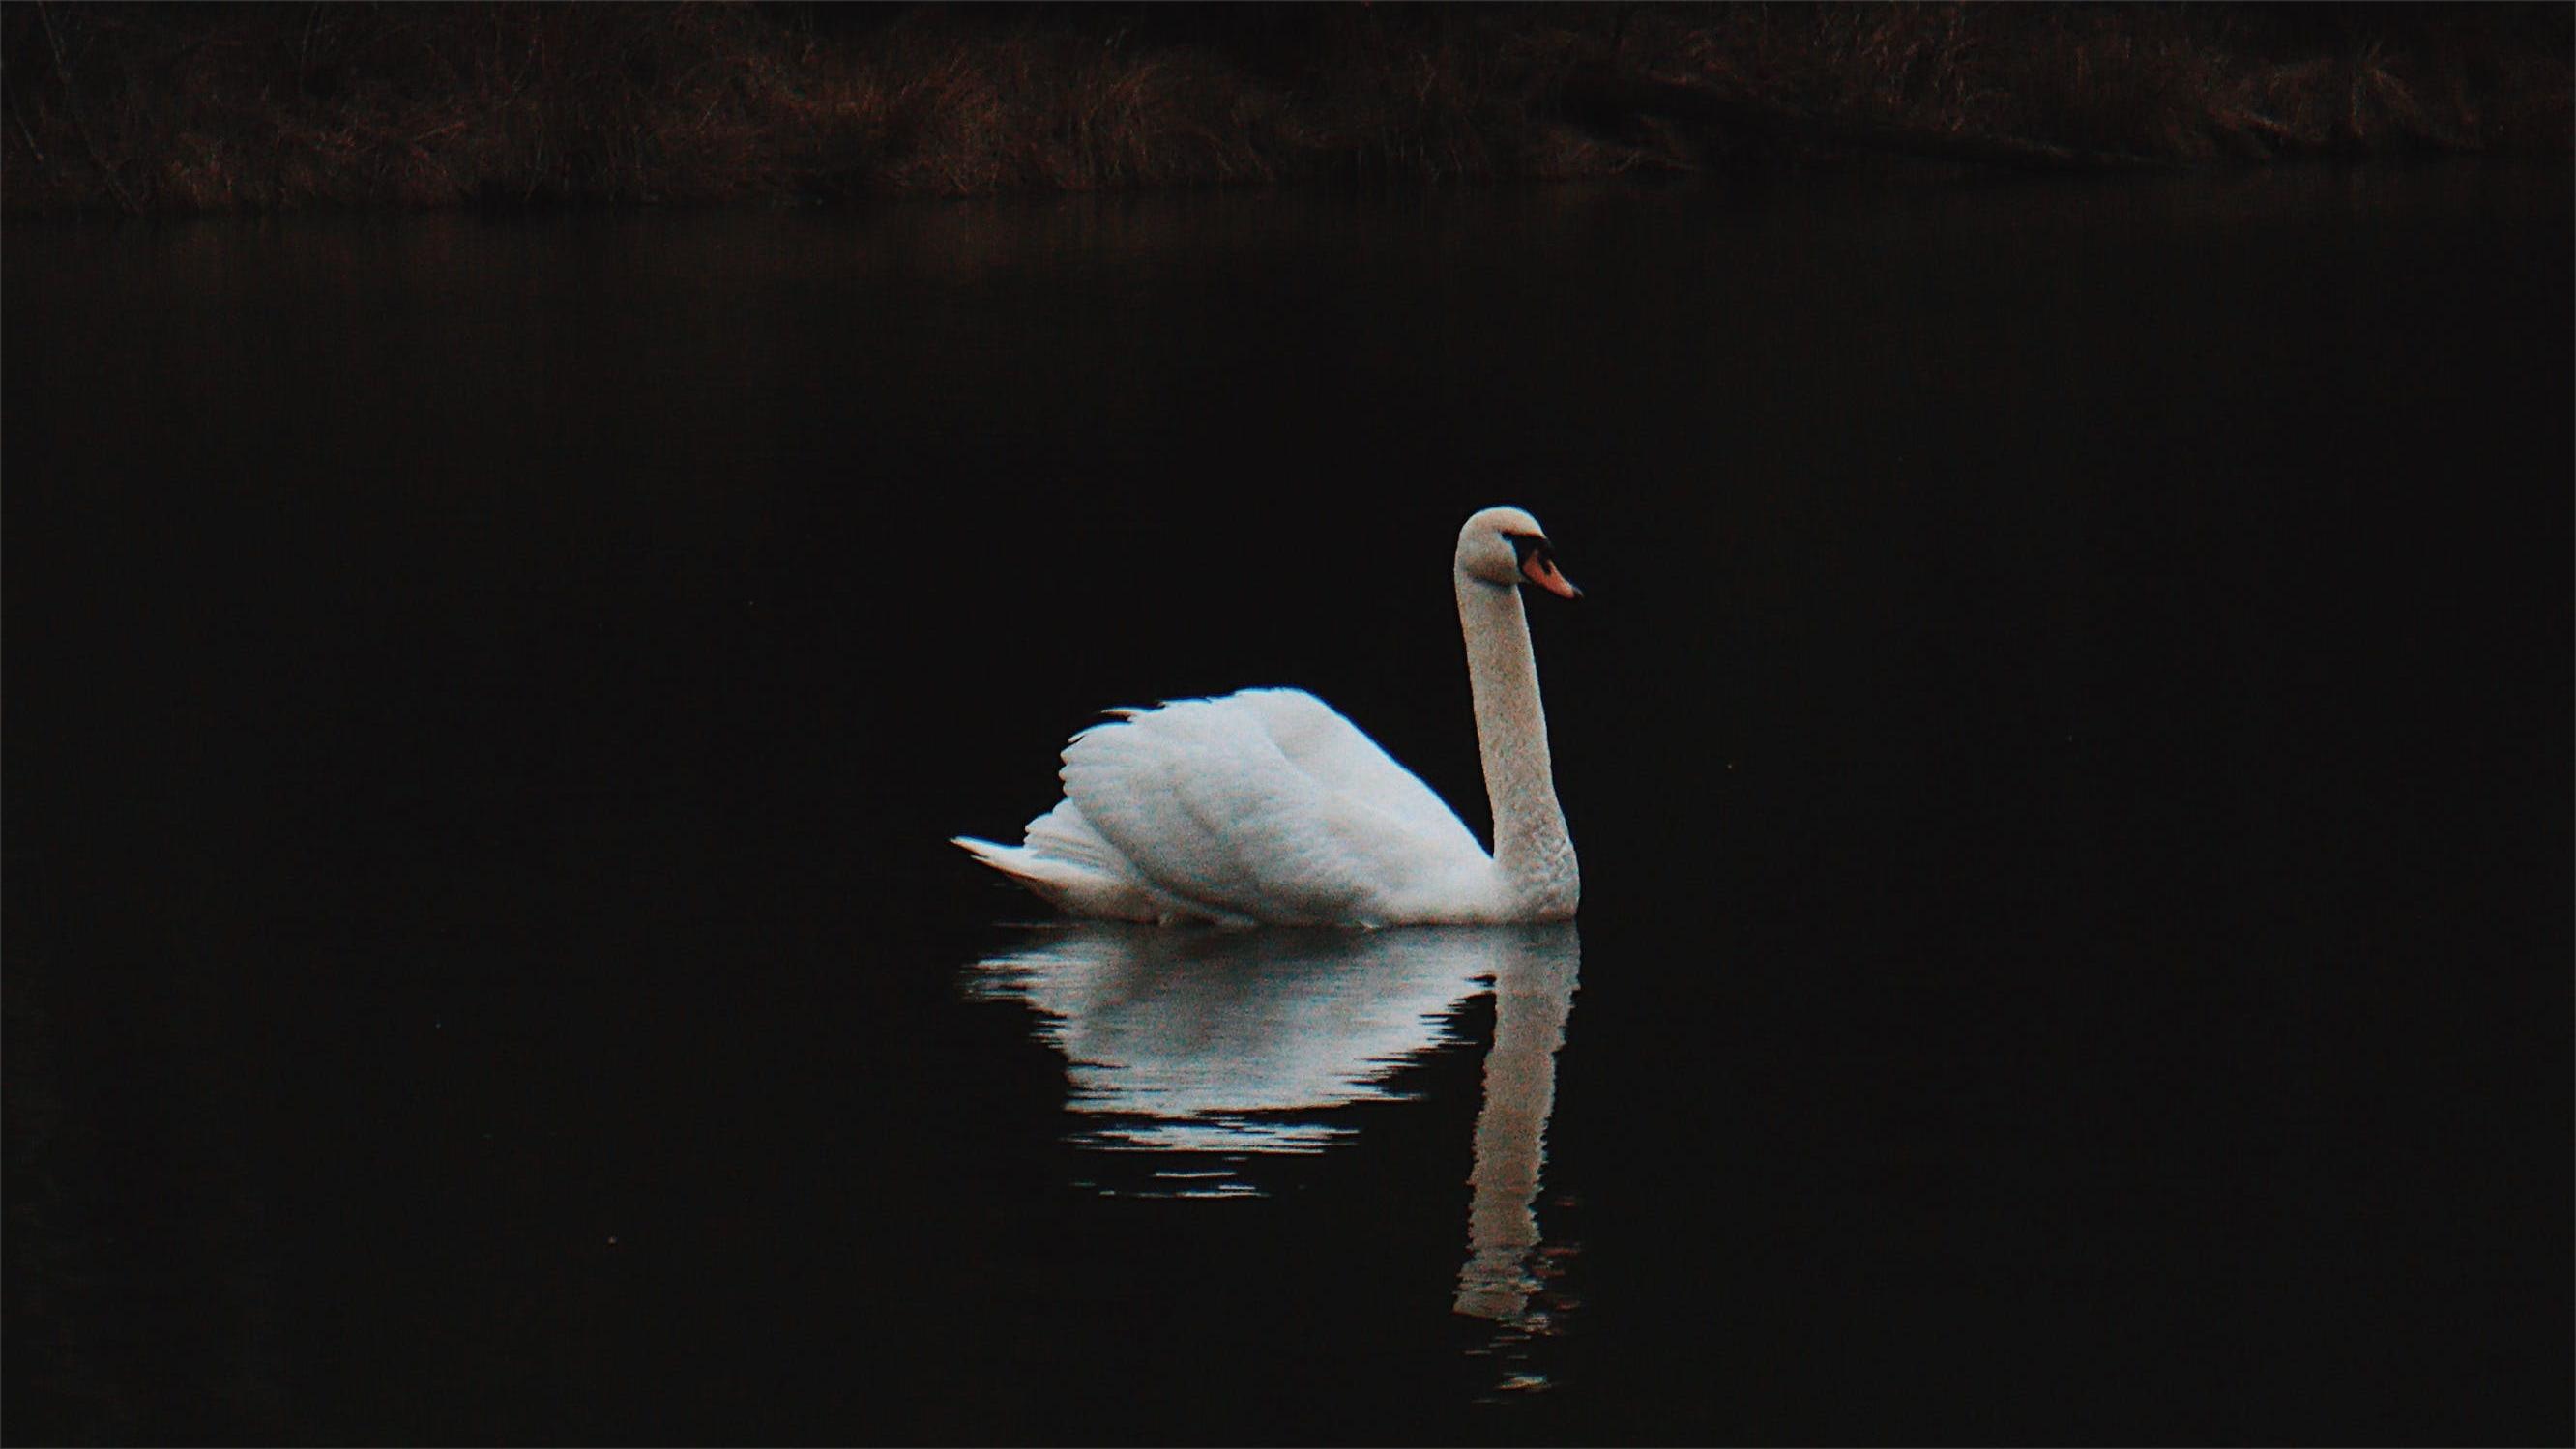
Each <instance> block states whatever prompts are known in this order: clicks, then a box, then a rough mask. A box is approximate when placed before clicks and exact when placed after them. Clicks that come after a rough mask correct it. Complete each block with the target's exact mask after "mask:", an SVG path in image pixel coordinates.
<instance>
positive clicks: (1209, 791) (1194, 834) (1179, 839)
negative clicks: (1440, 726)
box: [1063, 690, 1482, 924]
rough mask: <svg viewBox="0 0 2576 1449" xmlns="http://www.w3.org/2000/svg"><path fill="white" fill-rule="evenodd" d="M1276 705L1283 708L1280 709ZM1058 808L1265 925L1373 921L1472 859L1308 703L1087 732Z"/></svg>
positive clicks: (1463, 842)
mask: <svg viewBox="0 0 2576 1449" xmlns="http://www.w3.org/2000/svg"><path fill="white" fill-rule="evenodd" d="M1281 696H1293V698H1282V697H1281ZM1063 776H1064V786H1065V794H1066V797H1067V798H1069V799H1071V800H1073V801H1074V802H1075V803H1076V804H1077V805H1078V806H1079V808H1080V809H1081V811H1082V814H1083V816H1084V817H1085V818H1086V819H1087V820H1089V822H1090V823H1091V825H1092V826H1093V828H1095V829H1096V830H1098V831H1099V833H1100V834H1101V835H1102V836H1103V837H1104V838H1106V839H1107V840H1108V841H1109V842H1110V844H1112V845H1114V846H1115V847H1116V848H1117V849H1118V851H1119V853H1120V854H1121V855H1123V856H1124V857H1125V858H1126V859H1127V861H1128V862H1129V863H1130V864H1132V865H1133V866H1135V867H1136V869H1138V870H1139V871H1140V872H1142V873H1143V874H1144V875H1145V877H1146V878H1147V879H1148V880H1150V881H1152V882H1153V884H1154V885H1156V886H1158V887H1160V888H1161V889H1163V890H1165V891H1168V892H1171V893H1172V894H1174V895H1176V896H1179V897H1182V898H1184V899H1186V900H1190V901H1194V902H1198V903H1201V904H1203V905H1205V906H1208V907H1210V908H1213V909H1214V910H1215V911H1218V912H1221V913H1224V914H1229V915H1237V916H1244V917H1249V918H1251V919H1254V920H1258V921H1265V922H1270V923H1274V924H1292V923H1299V922H1357V923H1372V922H1383V921H1386V920H1388V919H1390V912H1391V910H1392V909H1393V903H1394V902H1395V901H1396V900H1398V899H1400V898H1401V897H1403V896H1404V895H1405V893H1406V892H1407V891H1408V890H1410V889H1411V888H1412V887H1413V886H1414V885H1416V884H1417V883H1418V882H1420V881H1421V880H1423V879H1425V878H1428V877H1433V876H1439V875H1444V874H1448V873H1452V872H1455V871H1457V870H1458V869H1460V868H1461V867H1462V866H1465V865H1469V864H1473V863H1475V862H1477V861H1479V860H1481V858H1482V852H1481V851H1480V850H1479V849H1478V848H1477V846H1476V843H1475V838H1474V837H1473V836H1471V835H1469V834H1468V833H1467V830H1466V827H1465V826H1464V825H1462V824H1460V823H1459V822H1458V819H1457V816H1456V815H1455V814H1454V813H1452V812H1451V811H1449V809H1448V807H1446V806H1445V805H1441V804H1440V802H1439V797H1437V796H1435V795H1433V794H1432V793H1431V791H1430V789H1429V787H1427V786H1425V785H1423V784H1422V782H1421V781H1419V780H1417V779H1415V778H1414V777H1413V776H1412V775H1411V774H1410V773H1409V772H1407V771H1406V770H1405V769H1404V768H1403V767H1402V766H1400V765H1398V764H1396V763H1395V762H1394V761H1393V760H1392V759H1389V758H1387V756H1386V753H1385V752H1384V751H1383V750H1380V749H1378V747H1377V746H1376V745H1375V744H1374V743H1373V742H1371V741H1370V740H1369V739H1368V737H1367V736H1365V735H1362V734H1361V733H1360V732H1359V731H1358V730H1357V729H1356V728H1355V727H1353V726H1352V725H1351V724H1350V722H1349V721H1347V720H1344V719H1343V718H1342V717H1341V716H1340V715H1338V714H1335V713H1334V712H1333V711H1332V710H1331V709H1330V708H1328V707H1326V706H1325V705H1324V704H1323V703H1322V702H1321V701H1319V700H1316V699H1315V698H1314V697H1313V696H1311V695H1305V694H1302V693H1299V692H1297V691H1288V690H1262V691H1247V692H1246V693H1245V694H1237V695H1231V696H1228V697H1226V698H1222V699H1197V700H1181V701H1177V702H1174V703H1171V704H1167V705H1165V706H1163V707H1162V708H1160V709H1156V710H1150V711H1143V712H1139V713H1137V714H1135V715H1133V716H1131V717H1129V718H1127V719H1125V720H1124V721H1121V722H1119V723H1114V724H1105V725H1100V726H1097V727H1095V728H1093V729H1090V730H1087V731H1085V732H1084V733H1082V734H1081V735H1078V736H1076V737H1075V738H1074V742H1073V743H1072V745H1070V746H1069V747H1067V749H1066V750H1065V752H1064V771H1063Z"/></svg>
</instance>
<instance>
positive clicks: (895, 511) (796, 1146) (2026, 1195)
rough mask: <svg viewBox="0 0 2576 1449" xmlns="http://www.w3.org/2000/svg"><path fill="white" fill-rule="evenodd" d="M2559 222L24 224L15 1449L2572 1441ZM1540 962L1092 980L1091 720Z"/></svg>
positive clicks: (2086, 209)
mask: <svg viewBox="0 0 2576 1449" xmlns="http://www.w3.org/2000/svg"><path fill="white" fill-rule="evenodd" d="M2571 194H2576V192H2572V191H2571V185H2570V172H2569V168H2568V166H2567V165H2566V164H2565V163H2564V162H2557V163H2548V164H2539V165H2530V166H2523V165H2508V164H2496V163H2484V164H2467V163H2441V164H2433V163H2427V164H2422V165H2384V166H2379V167H2374V168H2370V169H2352V170H2345V169H2330V168H2320V169H2298V168H2284V169H2278V170H2271V171H2263V172H2248V173H2242V174H2237V173H2222V174H2216V175H2208V176H2196V177H2179V178H2151V179H2117V180H2051V181H2030V180H2005V181H1995V180H1984V181H1968V182H1949V183H1937V184H1935V183H1924V182H1911V181H1902V180H1884V179H1882V180H1876V181H1869V182H1851V181H1814V182H1807V181H1798V182H1788V183H1779V184H1775V185H1771V186H1767V187H1754V188H1742V187H1735V186H1720V185H1703V186H1691V187H1674V188H1662V189H1658V188H1653V187H1634V188H1630V187H1582V188H1533V189H1515V190H1496V191H1476V192H1452V193H1442V194H1433V195H1418V194H1417V195H1405V196H1392V197H1390V196H1375V195H1358V196H1354V195H1345V194H1339V193H1331V192H1316V193H1306V192H1279V193H1234V194H1217V195H1166V196H1151V197H1079V198H1047V199H1027V200H1014V201H1007V202H997V203H976V204H956V205H946V204H907V205H901V206H891V205H890V206H886V207H882V208H852V209H848V210H836V211H816V212H805V213H793V214H750V215H743V214H734V215H649V214H648V215H617V216H605V215H584V216H571V217H563V216H549V217H540V218H533V219H531V218H525V217H517V216H510V217H471V216H436V217H413V218H405V219H399V220H372V219H345V218H342V219H334V218H313V219H301V220H287V221H269V222H252V221H210V222H203V223H195V224H184V225H163V226H154V227H146V226H140V225H135V226H127V225H106V224H78V225H75V224H60V225H45V226H35V225H13V226H12V227H10V228H9V229H8V231H7V232H6V236H5V257H6V263H5V264H6V327H5V339H6V355H5V374H0V375H4V376H5V386H6V403H5V441H6V458H5V489H6V529H5V532H6V547H7V555H6V570H5V586H6V599H5V603H6V620H7V649H6V666H7V709H6V770H7V776H6V799H7V811H6V847H7V889H6V909H7V940H6V955H7V960H6V976H5V982H6V993H7V995H6V1029H7V1041H6V1063H7V1090H6V1104H7V1112H8V1154H9V1155H8V1161H7V1199H8V1217H7V1234H6V1242H7V1269H8V1276H7V1290H8V1298H7V1333H6V1355H7V1359H6V1378H7V1390H8V1393H7V1398H8V1409H7V1415H8V1432H9V1437H10V1438H11V1439H12V1440H15V1441H19V1442H30V1443H34V1442H49V1441H60V1440H74V1441H102V1440H104V1441H119V1442H135V1441H139V1442H182V1441H204V1440H223V1441H271V1440H285V1441H293V1442H387V1441H391V1442H466V1443H487V1442H495V1441H504V1442H540V1441H564V1442H643V1443H661V1442H681V1441H685V1442H760V1441H784V1442H847V1441H862V1442H865V1441H878V1440H898V1441H903V1440H928V1441H937V1442H952V1441H1043V1442H1122V1441H1138V1440H1144V1441H1163V1440H1194V1441H1195V1440H1216V1441H1251V1442H1292V1441H1293V1442H1303V1441H1314V1440H1323V1441H1352V1440H1359V1441H1369V1442H1388V1441H1397V1442H1403V1441H1429V1442H1449V1441H1495V1440H1500V1441H1513V1440H1557V1441H1572V1442H1590V1441H1602V1440H1612V1441H1631V1440H1652V1441H1676V1440H1678V1441H1716V1442H1740V1441H1780V1442H1817V1441H1824V1442H1846V1441H1868V1442H1882V1441H1893V1442H1925V1441H1966V1440H1974V1441H1981V1442H1986V1441H2007V1442H2026V1441H2041V1440H2047V1441H2063V1440H2078V1441H2083V1440H2116V1441H2185V1442H2206V1441H2225V1442H2282V1441H2287V1442H2308V1441H2336V1442H2385V1441H2407V1440H2437V1441H2455V1442H2488V1441H2541V1442H2553V1441H2554V1442H2564V1441H2565V1440H2567V1439H2568V1438H2569V1437H2570V1435H2571V1433H2576V1425H2571V1421H2570V1414H2571V1411H2570V1368H2569V1365H2570V1362H2571V1357H2576V1335H2572V1333H2571V1313H2570V1309H2571V1287H2570V1285H2571V1272H2572V1271H2576V1262H2571V1249H2570V1237H2569V1230H2568V1224H2569V1221H2570V1214H2571V1188H2570V1173H2571V1168H2570V1149H2571V1106H2570V1092H2569V1082H2570V1074H2571V1047H2570V1039H2571V1027H2570V1017H2571V1005H2576V1003H2571V973H2570V962H2571V946H2576V942H2571V906H2576V901H2572V900H2571V895H2572V894H2576V892H2571V873H2576V841H2572V840H2571V810H2570V805H2571V788H2570V786H2571V780H2570V741H2571V703H2570V701H2571V689H2576V662H2571V661H2576V627H2571V590H2570V564H2569V558H2570V552H2569V550H2570V540H2571V527H2570V523H2571V520H2570V495H2571V488H2570V479H2571V476H2576V447H2572V446H2571V420H2576V404H2571V398H2576V366H2571V345H2570V340H2571V316H2572V315H2576V310H2571V309H2576V297H2571V285H2570V278H2571V269H2570V265H2569V260H2568V259H2569V257H2570V255H2571V248H2576V226H2571V210H2572V209H2576V206H2572V205H2571ZM1493 503H1514V504H1519V505H1521V506H1524V507H1526V508H1528V509H1530V510H1531V511H1533V512H1534V513H1535V514H1536V515H1537V516H1538V517H1539V518H1540V519H1542V520H1543V521H1544V522H1545V523H1546V525H1547V527H1548V531H1549V533H1550V535H1551V536H1552V537H1553V539H1554V540H1555V543H1556V546H1557V550H1558V557H1559V558H1560V560H1561V561H1562V562H1563V564H1564V567H1565V569H1566V571H1567V573H1568V574H1570V575H1571V576H1572V577H1573V578H1574V579H1575V580H1576V581H1577V582H1579V583H1580V584H1582V585H1583V587H1584V588H1585V590H1586V592H1587V597H1585V598H1584V599H1582V600H1581V601H1579V602H1575V603H1561V602H1560V601H1557V600H1554V599H1548V598H1534V599H1533V600H1532V601H1531V603H1532V609H1531V613H1532V627H1533V630H1534V632H1535V634H1536V636H1537V650H1538V656H1539V668H1540V672H1541V675H1542V678H1543V679H1544V681H1545V686H1546V690H1547V707H1548V713H1549V719H1550V723H1551V725H1552V727H1553V732H1554V747H1555V757H1556V768H1557V782H1558V786H1559V789H1560V792H1561V794H1562V797H1563V800H1564V802H1565V808H1566V813H1567V816H1568V818H1569V820H1570V821H1571V825H1572V831H1573V835H1574V839H1575V841H1576V843H1577V844H1578V846H1579V847H1580V849H1581V852H1582V859H1583V865H1584V887H1585V889H1584V897H1583V910H1582V915H1581V917H1580V919H1579V921H1578V922H1576V923H1575V924H1574V925H1572V926H1570V927H1555V928H1533V929H1528V930H1446V931H1398V932H1382V933H1359V932H1335V931H1286V932H1282V931H1267V932H1212V931H1165V932H1157V931H1152V930H1142V931H1139V930H1117V929H1102V928H1088V929H1080V930H1074V929H1068V928H1066V927H1064V926H1063V925H1062V924H1061V923H1055V922H1051V921H1050V920H1049V919H1048V917H1047V915H1046V912H1045V910H1044V908H1043V907H1042V906H1041V905H1040V904H1039V903H1038V902H1036V901H1034V900H1033V899H1031V898H1029V897H1026V896H1024V895H1021V894H1020V893H1018V892H1015V891H1013V890H1011V889H1010V888H1008V887H1007V886H1006V885H1005V884H1004V883H1002V882H1001V881H999V880H998V879H996V878H993V877H991V876H990V875H988V874H987V873H985V872H983V871H981V870H980V869H978V868H977V867H976V866H975V865H974V864H973V863H972V862H970V861H969V860H967V859H966V858H965V857H964V856H963V855H961V854H960V853H959V852H957V851H956V850H955V849H953V848H952V847H950V846H949V845H947V844H946V843H945V838H946V837H948V836H950V835H954V834H958V833H972V834H981V835H998V836H1003V837H1006V838H1010V839H1016V838H1017V832H1018V830H1019V827H1020V826H1021V824H1022V823H1023V822H1025V821H1026V820H1027V819H1028V818H1029V817H1031V816H1033V815H1036V814H1038V813H1039V812H1041V811H1043V810H1044V809H1046V808H1047V807H1048V806H1049V805H1050V804H1051V803H1052V802H1053V801H1054V799H1055V798H1056V782H1055V778H1054V770H1055V752H1056V750H1057V749H1058V748H1059V747H1060V746H1061V744H1062V743H1063V741H1064V738H1065V737H1066V736H1067V735H1069V734H1070V733H1072V732H1073V731H1075V730H1077V729H1080V728H1082V727H1084V726H1085V725H1087V724H1089V723H1091V722H1093V721H1094V720H1095V719H1097V718H1098V712H1099V711H1100V710H1101V709H1103V708H1105V707H1108V706H1114V705H1131V704H1148V703H1152V702H1154V701H1157V700H1160V699H1166V698H1176V697H1183V696H1190V695H1199V694H1208V693H1217V692H1223V691H1227V690H1231V689H1235V688H1238V687H1242V686H1247V685H1266V684H1293V685H1297V686H1301V687H1304V688H1308V689H1311V690H1313V691H1315V692H1316V693H1317V694H1319V695H1321V696H1323V697H1324V698H1325V699H1327V700H1329V701H1331V702H1332V703H1333V704H1335V705H1336V706H1338V707H1339V708H1340V709H1341V710H1342V711H1343V712H1344V713H1346V714H1348V715H1349V716H1350V717H1351V718H1352V719H1353V720H1354V721H1356V722H1357V723H1358V724H1359V725H1360V726H1361V727H1362V728H1364V729H1366V730H1368V731H1369V732H1370V733H1371V734H1373V735H1374V736H1375V738H1376V739H1378V740H1379V741H1380V742H1381V743H1382V744H1384V745H1385V746H1386V747H1387V749H1388V750H1389V751H1390V752H1392V753H1393V754H1394V755H1395V756H1396V757H1397V758H1398V759H1400V760H1402V761H1404V762H1405V763H1406V764H1407V765H1409V766H1411V767H1412V768H1413V769H1414V770H1416V771H1417V772H1418V773H1420V774H1421V775H1422V776H1423V778H1424V779H1425V780H1427V781H1428V782H1429V783H1430V784H1431V785H1432V786H1433V787H1435V788H1436V789H1437V790H1438V791H1439V792H1440V793H1441V794H1442V795H1443V796H1444V797H1445V798H1447V799H1449V800H1450V801H1452V802H1454V803H1455V804H1457V805H1458V807H1459V809H1460V811H1461V813H1462V815H1464V817H1465V818H1466V819H1467V821H1468V823H1469V824H1470V825H1471V826H1472V827H1475V828H1477V829H1478V830H1480V831H1481V830H1482V829H1483V828H1484V824H1485V804H1484V797H1483V791H1482V786H1481V779H1480V776H1479V774H1478V766H1477V757H1476V745H1475V738H1474V734H1473V730H1472V722H1471V720H1470V717H1469V713H1468V705H1467V694H1466V681H1465V670H1464V664H1463V658H1462V653H1461V649H1460V643H1459V635H1458V625H1457V616H1456V613H1455V610H1454V607H1453V605H1452V602H1451V597H1450V581H1449V557H1450V549H1451V546H1452V542H1453V540H1454V538H1455V535H1456V531H1457V528H1458V524H1459V522H1460V520H1461V519H1463V518H1464V517H1465V516H1466V515H1467V514H1468V513H1469V512H1470V511H1472V510H1474V509H1476V508H1479V507H1482V506H1484V505H1487V504H1493Z"/></svg>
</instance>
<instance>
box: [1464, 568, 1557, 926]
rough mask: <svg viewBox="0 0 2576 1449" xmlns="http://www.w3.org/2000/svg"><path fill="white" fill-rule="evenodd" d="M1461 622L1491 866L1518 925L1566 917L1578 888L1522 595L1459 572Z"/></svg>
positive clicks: (1514, 589) (1514, 590)
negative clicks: (1490, 825) (1490, 819)
mask: <svg viewBox="0 0 2576 1449" xmlns="http://www.w3.org/2000/svg"><path fill="white" fill-rule="evenodd" d="M1456 582H1457V589H1458V622H1459V625H1460V627H1461V628H1462V629H1464V631H1465V632H1466V636H1467V683H1468V686H1469V688H1470V689H1471V690H1473V692H1474V694H1475V699H1476V743H1477V746H1478V747H1479V749H1480V750H1481V751H1482V753H1483V755H1484V760H1485V794H1486V796H1487V797H1488V798H1489V799H1490V800H1491V801H1492V802H1493V807H1494V868H1495V870H1496V871H1497V872H1498V873H1499V874H1500V875H1501V877H1502V880H1503V885H1504V888H1505V890H1506V891H1507V892H1508V893H1509V894H1510V895H1511V896H1512V897H1513V903H1514V905H1515V907H1516V915H1517V918H1518V919H1522V920H1563V919H1567V918H1569V917H1571V916H1572V915H1573V914H1574V907H1575V903H1576V900H1577V898H1578V897H1579V895H1580V894H1581V891H1582V882H1581V878H1580V876H1579V874H1578V872H1577V870H1576V868H1575V861H1574V843H1573V842H1572V841H1571V840H1569V839H1567V838H1566V833H1565V811H1564V810H1563V809H1562V808H1561V807H1560V806H1558V804H1557V803H1556V775H1555V772H1554V770H1553V768H1552V767H1551V766H1550V764H1549V762H1548V755H1547V711H1546V710H1545V709H1544V708H1543V707H1542V706H1541V705H1540V704H1539V698H1538V659H1537V657H1536V656H1535V655H1534V654H1533V653H1532V652H1531V650H1530V634H1529V616H1528V615H1527V614H1525V613H1523V612H1522V609H1521V591H1520V590H1519V589H1516V588H1507V587H1504V586H1501V585H1497V584H1489V583H1486V582H1485V581H1484V580H1482V579H1478V578H1474V577H1472V576H1470V575H1469V574H1468V573H1467V572H1466V571H1465V570H1463V569H1461V570H1459V571H1458V572H1457V575H1456Z"/></svg>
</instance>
